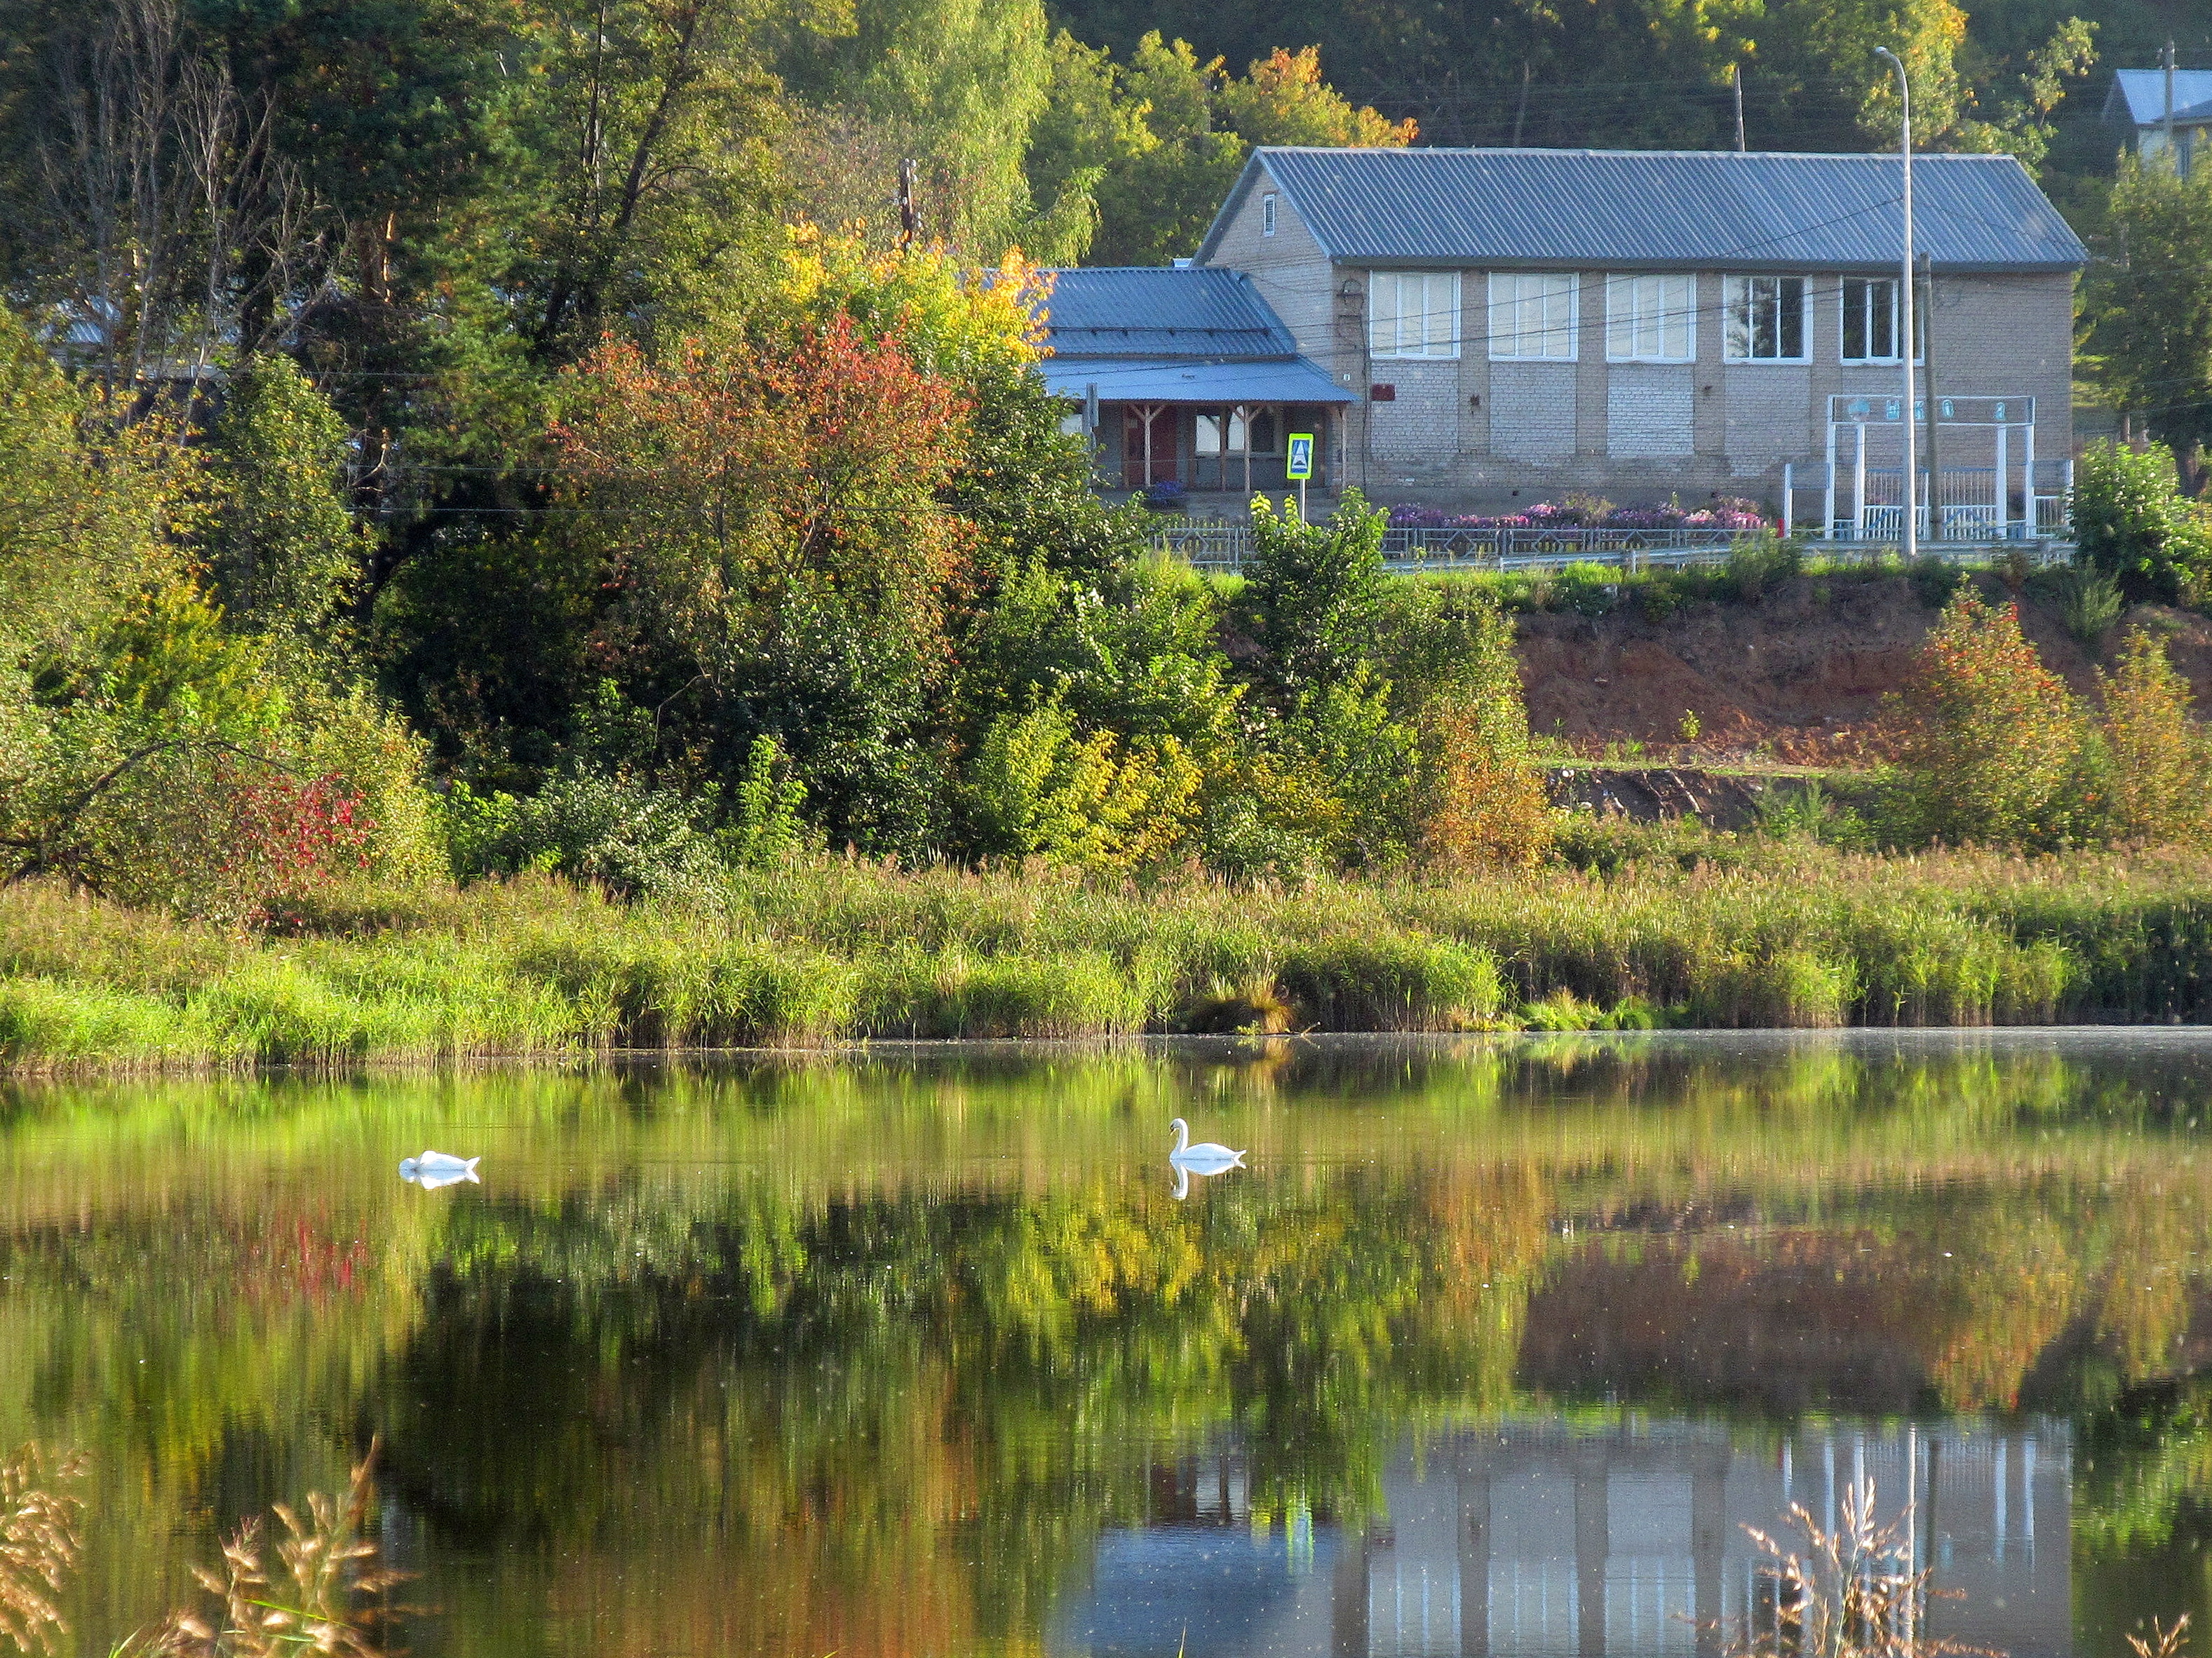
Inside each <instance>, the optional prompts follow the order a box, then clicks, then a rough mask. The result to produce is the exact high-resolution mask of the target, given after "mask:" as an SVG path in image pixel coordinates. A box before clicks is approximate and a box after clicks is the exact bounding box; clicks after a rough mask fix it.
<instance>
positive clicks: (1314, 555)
mask: <svg viewBox="0 0 2212 1658" xmlns="http://www.w3.org/2000/svg"><path fill="white" fill-rule="evenodd" d="M1385 523H1386V519H1385V515H1384V514H1383V513H1381V512H1379V511H1376V510H1375V509H1373V508H1371V507H1369V506H1368V504H1367V501H1366V498H1365V497H1364V496H1363V495H1361V494H1360V493H1359V492H1358V490H1357V489H1347V490H1346V492H1345V495H1344V499H1343V500H1342V501H1340V503H1339V504H1338V506H1337V508H1336V510H1335V511H1334V513H1331V514H1330V515H1329V519H1328V522H1327V523H1326V524H1304V523H1301V522H1299V521H1298V519H1297V518H1296V517H1295V516H1294V514H1293V511H1292V508H1291V506H1290V504H1289V503H1287V502H1285V504H1284V506H1283V507H1282V508H1281V509H1280V510H1278V509H1277V508H1276V507H1275V506H1274V504H1273V502H1272V501H1268V500H1267V498H1266V497H1265V496H1255V497H1254V499H1253V501H1252V562H1251V565H1250V567H1249V570H1248V571H1247V573H1246V576H1245V590H1244V608H1245V611H1246V614H1247V616H1248V617H1249V622H1250V624H1251V629H1252V636H1253V637H1254V639H1255V640H1256V641H1258V642H1259V643H1260V645H1261V647H1263V648H1264V649H1265V650H1266V652H1267V665H1266V668H1265V671H1266V672H1267V676H1268V677H1270V678H1271V679H1272V680H1273V683H1274V685H1275V687H1276V689H1278V691H1279V694H1282V695H1292V696H1294V695H1297V694H1298V693H1299V692H1301V691H1304V690H1306V689H1312V688H1317V687H1322V686H1326V685H1331V684H1335V683H1341V682H1343V681H1346V680H1347V679H1349V678H1350V677H1352V674H1353V672H1354V671H1356V670H1357V669H1358V666H1359V665H1360V664H1362V663H1364V662H1366V661H1368V660H1369V659H1370V656H1371V654H1372V653H1373V652H1374V650H1375V648H1376V643H1377V639H1378V635H1379V632H1380V623H1381V621H1382V617H1383V580H1384V577H1383V529H1384V527H1385Z"/></svg>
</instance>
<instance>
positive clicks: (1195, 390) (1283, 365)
mask: <svg viewBox="0 0 2212 1658" xmlns="http://www.w3.org/2000/svg"><path fill="white" fill-rule="evenodd" d="M1037 367H1039V368H1040V369H1041V370H1042V371H1043V374H1044V383H1045V386H1046V389H1047V390H1048V391H1050V392H1053V393H1054V394H1055V395H1056V396H1059V397H1063V398H1082V397H1085V396H1088V395H1089V392H1090V388H1091V387H1092V386H1097V388H1098V398H1099V401H1101V402H1102V403H1218V404H1238V403H1357V402H1358V398H1356V397H1355V396H1353V395H1352V393H1351V392H1347V391H1346V390H1345V389H1344V388H1343V387H1342V386H1339V385H1338V384H1337V383H1336V382H1335V381H1334V380H1331V379H1329V377H1328V374H1327V373H1326V372H1325V371H1324V370H1323V369H1322V367H1320V365H1319V364H1317V363H1314V362H1310V361H1307V360H1306V359H1305V358H1304V357H1290V358H1275V359H1271V360H1267V361H1254V360H1252V359H1251V358H1249V357H1248V358H1243V359H1239V360H1235V361H1228V362H1218V361H1194V360H1193V359H1191V358H1188V357H1170V358H1165V359H1159V358H1149V359H1148V358H1143V357H1047V358H1046V359H1045V360H1044V361H1042V362H1041V363H1039V364H1038V365H1037Z"/></svg>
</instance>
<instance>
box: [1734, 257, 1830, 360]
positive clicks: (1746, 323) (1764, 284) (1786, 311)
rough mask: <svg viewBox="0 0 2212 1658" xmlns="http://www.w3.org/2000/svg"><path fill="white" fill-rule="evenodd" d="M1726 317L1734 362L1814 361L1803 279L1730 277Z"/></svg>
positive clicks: (1789, 277)
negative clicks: (1807, 343) (1807, 339)
mask: <svg viewBox="0 0 2212 1658" xmlns="http://www.w3.org/2000/svg"><path fill="white" fill-rule="evenodd" d="M1724 314H1725V316H1726V317H1727V319H1728V325H1727V329H1726V331H1725V338H1726V342H1727V345H1728V360H1729V361H1730V362H1806V361H1810V359H1809V358H1808V356H1807V355H1806V352H1805V279H1804V278H1803V277H1802V276H1730V277H1729V279H1728V296H1727V306H1726V309H1725V312H1724Z"/></svg>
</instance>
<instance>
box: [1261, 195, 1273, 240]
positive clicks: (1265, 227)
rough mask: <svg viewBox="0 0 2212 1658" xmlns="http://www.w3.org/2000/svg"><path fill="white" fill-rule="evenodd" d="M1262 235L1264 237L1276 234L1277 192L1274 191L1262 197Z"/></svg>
mask: <svg viewBox="0 0 2212 1658" xmlns="http://www.w3.org/2000/svg"><path fill="white" fill-rule="evenodd" d="M1260 234H1261V235H1262V236H1272V235H1273V234H1275V192H1274V191H1272V190H1271V191H1268V192H1267V194H1266V195H1264V196H1262V197H1260Z"/></svg>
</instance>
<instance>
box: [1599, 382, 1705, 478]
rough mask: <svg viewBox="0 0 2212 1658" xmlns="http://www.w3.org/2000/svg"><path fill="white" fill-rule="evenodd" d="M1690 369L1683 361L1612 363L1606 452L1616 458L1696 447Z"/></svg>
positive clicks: (1658, 455)
mask: <svg viewBox="0 0 2212 1658" xmlns="http://www.w3.org/2000/svg"><path fill="white" fill-rule="evenodd" d="M1693 373H1694V370H1693V369H1692V366H1691V365H1690V364H1688V363H1661V362H1617V363H1614V364H1613V365H1611V368H1610V372H1609V374H1608V376H1607V386H1606V411H1605V429H1606V452H1607V454H1608V455H1611V456H1613V457H1614V458H1616V459H1647V458H1661V457H1666V456H1671V455H1687V454H1693V453H1695V452H1696V450H1697V442H1696V434H1695V429H1694V423H1693V410H1694V408H1695V404H1696V401H1697V399H1696V395H1695V392H1694V388H1693V386H1692V374H1693Z"/></svg>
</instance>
